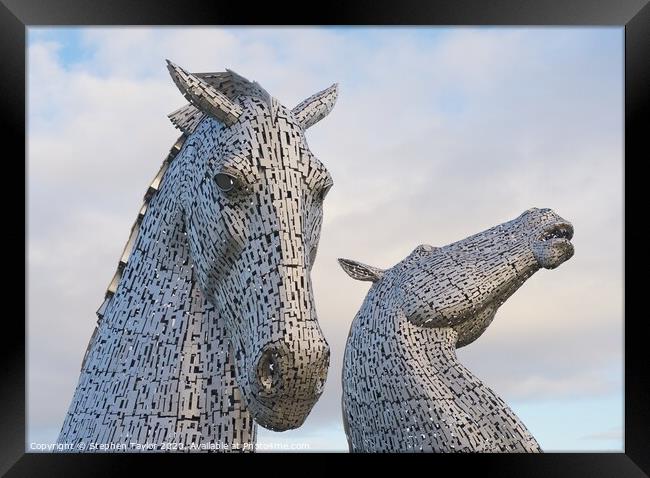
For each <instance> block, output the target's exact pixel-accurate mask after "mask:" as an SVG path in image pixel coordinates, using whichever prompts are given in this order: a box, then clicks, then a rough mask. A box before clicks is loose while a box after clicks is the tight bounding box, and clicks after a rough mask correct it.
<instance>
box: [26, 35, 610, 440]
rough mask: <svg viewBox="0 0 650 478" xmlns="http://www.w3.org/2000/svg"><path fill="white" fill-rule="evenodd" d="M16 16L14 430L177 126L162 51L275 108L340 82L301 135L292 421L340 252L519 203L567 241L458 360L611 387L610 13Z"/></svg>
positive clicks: (487, 372) (520, 387)
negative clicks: (18, 378) (24, 94)
mask: <svg viewBox="0 0 650 478" xmlns="http://www.w3.org/2000/svg"><path fill="white" fill-rule="evenodd" d="M29 32H30V39H31V41H30V46H29V52H28V65H29V69H28V78H29V84H28V116H29V137H28V151H29V152H28V154H29V156H28V187H29V189H28V227H29V230H28V253H29V271H28V272H29V274H28V280H29V324H28V327H29V390H30V394H29V399H30V405H29V412H30V428H36V427H40V429H44V427H50V428H51V429H55V428H56V425H57V424H60V423H62V421H63V415H64V414H65V411H66V409H67V406H68V404H69V400H70V398H71V396H72V392H73V390H74V386H75V384H76V380H77V378H78V370H79V365H80V362H81V358H82V356H83V353H84V351H85V347H86V345H87V341H88V338H89V336H90V334H91V333H92V328H93V327H94V322H95V317H94V311H95V309H96V308H97V306H98V305H99V303H100V302H101V298H102V295H103V292H104V288H105V287H106V284H107V283H108V281H109V280H110V278H111V276H112V274H113V272H114V270H115V267H116V265H117V260H118V257H119V254H120V252H121V250H122V247H123V245H124V242H125V241H126V239H127V236H128V232H129V228H130V226H131V224H132V222H133V220H134V219H135V216H136V213H137V210H138V208H139V205H140V203H141V200H142V195H143V194H144V192H145V190H146V186H147V184H148V183H149V181H150V180H151V179H152V177H153V175H154V174H155V173H156V171H157V169H158V167H159V165H160V163H161V161H162V160H163V158H164V157H165V155H166V153H167V151H168V149H169V148H170V147H171V145H172V144H173V142H174V141H175V138H176V137H177V136H178V135H179V132H178V131H176V130H174V129H173V127H172V126H171V124H170V123H169V122H168V120H167V119H166V117H165V116H166V114H167V113H169V112H171V111H172V110H174V109H175V108H177V107H178V106H180V105H182V104H183V103H184V99H183V98H182V96H181V95H180V93H179V92H178V90H177V89H176V87H175V86H174V85H173V84H172V82H171V81H170V79H169V77H168V74H167V72H166V69H165V66H164V65H165V64H164V59H165V58H170V59H172V60H173V61H175V62H177V63H178V64H180V65H182V66H184V67H186V68H188V69H189V70H190V71H215V70H223V69H224V68H225V67H228V68H232V69H234V70H235V71H237V72H238V73H240V74H242V75H244V76H246V77H248V78H250V79H255V80H258V81H259V82H260V83H261V84H262V86H264V87H265V88H266V89H267V90H268V91H269V92H270V93H271V94H273V95H274V96H276V97H277V98H278V99H279V100H280V101H281V102H283V103H284V104H285V105H287V106H292V105H294V104H297V103H298V102H299V101H301V100H302V99H304V98H305V97H307V96H309V95H311V94H312V93H314V92H315V91H318V90H320V89H322V88H325V87H327V86H329V85H330V84H331V83H334V82H339V84H340V87H341V92H340V97H339V100H338V104H337V106H336V107H335V109H334V110H333V112H332V114H331V115H330V116H328V118H327V119H325V120H323V121H322V122H321V123H319V124H318V125H317V126H314V127H313V128H312V129H310V130H309V132H308V134H307V136H308V141H309V145H310V148H311V149H312V151H313V152H314V153H315V154H316V155H317V156H318V157H319V158H320V159H321V160H322V161H323V162H324V164H326V165H327V167H328V168H329V170H330V172H331V174H332V176H333V178H334V181H335V186H334V188H333V189H332V191H331V192H330V194H329V195H328V197H327V201H326V203H325V223H324V226H323V230H322V235H321V244H320V247H319V256H318V261H317V264H316V266H315V268H314V272H313V276H314V277H313V279H314V287H315V296H316V300H317V305H318V311H319V316H320V323H321V326H322V328H323V331H324V334H325V336H326V337H327V338H328V341H329V342H330V345H331V348H332V365H331V369H330V372H329V378H328V382H327V386H326V390H325V393H324V395H323V397H322V398H321V400H320V401H319V403H318V404H317V405H316V407H315V409H314V411H313V413H312V415H311V416H310V417H309V418H308V422H307V424H306V425H305V427H312V428H313V429H314V430H315V429H317V428H318V427H326V426H329V425H330V424H331V423H332V422H335V423H339V422H340V373H341V359H342V356H343V350H344V346H345V339H346V336H347V332H348V330H349V326H350V323H351V321H352V318H353V317H354V314H355V313H356V311H357V310H358V308H359V307H360V305H361V302H362V300H363V298H364V296H365V293H366V291H367V284H363V283H358V282H354V281H351V280H350V279H348V278H347V277H346V276H345V275H344V273H343V272H342V271H341V270H340V269H339V267H338V265H337V263H336V258H337V257H349V258H353V259H358V260H361V261H363V262H367V263H370V264H373V265H376V266H379V267H390V266H391V265H393V264H394V263H396V262H398V261H399V260H401V259H402V258H403V257H404V256H406V255H407V254H408V253H409V252H410V251H411V250H412V249H413V248H414V247H415V246H416V245H418V244H420V243H431V244H434V245H444V244H448V243H450V242H453V241H456V240H459V239H462V238H463V237H466V236H467V235H470V234H473V233H476V232H478V231H480V230H483V229H486V228H488V227H491V226H493V225H495V224H498V223H501V222H504V221H507V220H509V219H512V218H514V217H515V216H517V215H518V214H520V213H521V212H522V211H523V210H525V209H528V208H529V207H531V206H537V207H551V208H553V209H554V210H556V212H558V213H559V214H560V215H562V216H563V217H565V218H566V219H568V220H570V221H571V222H573V224H574V226H575V229H576V235H575V239H574V241H573V242H574V244H575V246H576V255H575V256H574V258H572V259H571V261H569V262H567V263H566V264H564V265H562V267H560V268H559V269H558V270H556V271H541V272H539V273H538V274H537V275H536V276H535V277H533V278H531V279H530V280H529V281H528V283H526V284H525V285H524V287H522V289H521V290H520V291H518V292H517V293H516V294H515V295H514V296H513V297H512V298H511V299H510V300H509V301H508V302H506V304H504V306H503V307H502V308H501V310H500V311H499V313H498V314H497V317H496V319H495V321H494V323H493V324H492V325H491V326H490V328H489V329H488V330H487V332H486V333H485V334H484V335H483V336H482V337H481V338H480V339H479V340H478V341H477V342H476V343H474V344H472V345H470V346H468V347H467V348H465V349H461V350H459V357H460V358H461V360H462V361H463V363H465V364H466V365H467V366H468V367H469V368H470V370H472V371H473V372H474V373H476V375H477V376H479V377H480V378H482V379H483V380H485V382H486V383H487V384H488V385H490V386H491V387H492V388H493V389H494V390H495V391H497V393H500V394H502V395H503V396H504V398H505V399H506V400H519V401H526V402H528V403H535V401H536V400H539V399H541V398H550V397H553V398H562V397H571V398H577V399H579V398H580V397H592V396H600V395H607V394H610V395H611V394H616V395H617V396H620V394H621V393H622V392H621V387H620V384H621V381H622V297H623V296H622V251H623V249H622V209H623V202H622V181H623V177H622V138H623V136H622V131H623V130H622V125H623V122H622V121H623V120H622V111H623V110H622V98H623V96H622V92H623V89H622V88H623V86H622V33H621V30H620V29H558V28H554V29H507V28H506V29H467V28H461V29H403V28H391V29H345V28H343V29H331V28H323V29H305V28H289V29H276V28H265V29H264V28H262V29H258V28H255V29H253V28H250V29H248V28H246V29H240V28H223V29H216V28H191V29H186V28H155V29H150V28H122V29H116V28H91V29H83V30H81V31H80V34H79V36H78V39H79V42H78V44H77V45H75V50H76V51H82V52H83V53H84V54H83V55H78V56H77V57H74V56H73V57H70V54H69V52H68V49H69V48H70V45H68V44H66V42H65V41H64V40H63V39H62V37H60V36H57V34H56V33H55V32H54V33H52V32H53V31H52V30H47V29H32V28H30V30H29ZM333 297H336V300H332V298H333ZM44 389H47V390H48V394H42V393H39V392H38V390H44ZM312 428H309V430H312ZM305 430H307V428H305V429H304V430H303V429H300V430H297V431H295V432H292V433H296V434H297V435H292V436H295V437H299V436H300V433H301V431H302V432H304V433H305V436H307V435H309V433H312V432H311V431H310V432H309V433H307V431H308V430H307V431H305ZM313 433H316V432H313ZM332 433H336V432H332ZM338 433H340V431H339V432H338ZM309 436H310V437H311V438H309V439H310V440H311V439H313V438H314V437H313V436H312V435H309ZM339 438H341V437H339ZM296 439H298V438H296Z"/></svg>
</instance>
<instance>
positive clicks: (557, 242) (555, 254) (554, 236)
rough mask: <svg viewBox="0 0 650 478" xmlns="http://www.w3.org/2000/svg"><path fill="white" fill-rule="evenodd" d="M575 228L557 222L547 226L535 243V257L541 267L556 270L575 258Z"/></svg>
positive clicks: (564, 222)
mask: <svg viewBox="0 0 650 478" xmlns="http://www.w3.org/2000/svg"><path fill="white" fill-rule="evenodd" d="M572 238H573V226H572V225H571V224H570V223H568V222H566V221H560V222H555V223H553V224H550V225H548V226H546V227H545V228H544V229H543V230H542V233H541V234H540V235H539V237H538V238H537V240H536V241H535V242H534V243H533V245H532V249H533V255H534V256H535V259H536V260H537V262H538V264H539V266H540V267H543V268H544V269H555V268H556V267H558V266H559V265H560V264H562V263H563V262H565V261H566V260H567V259H570V258H571V257H572V256H573V253H574V249H573V244H571V239H572Z"/></svg>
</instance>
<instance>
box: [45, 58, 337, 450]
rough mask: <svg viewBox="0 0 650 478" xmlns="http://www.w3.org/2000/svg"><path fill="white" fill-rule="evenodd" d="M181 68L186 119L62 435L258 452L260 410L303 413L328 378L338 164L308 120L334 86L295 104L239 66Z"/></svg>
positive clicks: (109, 446)
mask: <svg viewBox="0 0 650 478" xmlns="http://www.w3.org/2000/svg"><path fill="white" fill-rule="evenodd" d="M168 69H169V71H170V74H171V76H172V79H173V80H174V82H175V83H176V85H177V86H178V87H179V89H180V90H181V92H182V93H183V94H184V96H185V97H186V98H187V99H188V100H189V103H188V104H187V105H185V106H183V107H182V108H180V109H178V110H176V111H174V112H173V113H171V114H170V115H169V118H170V120H171V121H172V123H173V124H174V125H175V126H176V127H177V128H178V129H180V130H181V131H182V132H183V134H182V135H181V136H180V138H179V139H178V140H177V141H176V143H175V144H174V146H173V147H172V148H171V150H170V152H169V154H168V155H167V157H166V158H165V159H164V161H163V164H162V166H161V168H160V170H159V171H158V173H157V174H156V176H155V178H154V180H153V181H152V182H151V184H150V186H149V188H148V189H147V192H146V194H145V197H144V203H143V205H142V207H141V208H140V210H139V213H138V216H137V219H136V221H135V224H134V225H133V227H132V228H131V234H130V236H129V239H128V241H127V244H126V246H125V248H124V250H123V253H122V255H121V257H120V260H119V263H118V267H117V271H116V273H115V275H114V276H113V279H112V280H111V282H110V284H109V286H108V289H107V291H106V294H105V298H104V302H103V303H102V305H101V306H100V308H99V309H98V311H97V316H98V321H97V326H96V328H95V331H94V332H93V335H92V337H91V339H90V341H89V344H88V348H87V350H86V353H85V356H84V359H83V361H82V367H81V377H80V379H79V383H78V385H77V389H76V391H75V395H74V397H73V401H72V403H71V405H70V408H69V410H68V414H67V415H66V419H65V422H64V424H63V427H62V430H61V433H60V435H59V439H58V441H59V442H60V443H66V444H68V445H71V446H73V448H72V449H73V450H74V451H95V450H99V451H142V450H148V451H149V450H152V451H192V450H197V451H252V450H253V449H254V444H255V423H259V424H261V425H262V426H265V427H267V428H269V429H272V430H286V429H290V428H295V427H297V426H300V425H301V424H302V422H303V421H304V420H305V418H306V416H307V414H308V413H309V412H310V410H311V408H312V407H313V405H314V403H315V402H316V400H317V399H318V397H319V396H320V394H321V393H322V390H323V385H324V381H325V377H326V373H327V367H328V364H329V347H328V345H327V343H326V341H325V339H324V337H323V336H322V332H321V331H320V328H319V326H318V323H317V320H316V314H315V309H314V304H313V294H312V291H311V280H310V275H309V273H310V270H311V267H312V265H313V262H314V260H315V255H316V254H315V253H316V248H317V244H318V239H319V234H320V224H321V221H322V200H323V198H324V197H325V194H326V192H327V190H328V189H329V187H330V186H331V178H330V177H329V174H328V173H327V171H326V169H325V167H324V166H323V165H322V164H321V163H320V162H319V161H318V160H317V159H316V158H315V157H314V155H313V154H312V153H311V151H310V150H309V148H308V146H307V144H306V142H305V139H304V131H305V130H306V129H307V128H309V127H310V126H312V125H313V124H315V123H316V122H318V121H319V120H320V119H322V118H324V117H325V116H326V115H327V114H328V113H329V111H330V110H331V109H332V107H333V105H334V103H335V100H336V96H337V87H336V85H333V86H332V87H330V88H328V89H326V90H323V91H321V92H319V93H317V94H315V95H312V96H311V97H309V98H307V99H306V100H304V101H303V102H301V103H300V104H298V105H297V106H296V107H294V108H293V109H291V110H289V109H287V108H285V107H284V106H282V105H281V104H280V103H279V102H278V101H277V100H276V99H274V98H273V97H271V96H270V95H269V94H268V93H267V92H266V91H265V90H264V89H263V88H262V87H261V86H260V85H259V84H257V83H256V82H251V81H249V80H247V79H245V78H243V77H241V76H239V75H238V74H236V73H234V72H232V71H230V70H228V71H226V72H215V73H195V74H192V73H188V72H186V71H185V70H183V69H182V68H180V67H178V66H177V65H174V64H173V63H171V62H168ZM264 289H266V290H264Z"/></svg>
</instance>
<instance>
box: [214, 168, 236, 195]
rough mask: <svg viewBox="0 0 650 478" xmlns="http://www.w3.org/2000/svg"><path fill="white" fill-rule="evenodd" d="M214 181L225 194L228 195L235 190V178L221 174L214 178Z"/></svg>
mask: <svg viewBox="0 0 650 478" xmlns="http://www.w3.org/2000/svg"><path fill="white" fill-rule="evenodd" d="M214 180H215V181H216V182H217V186H218V187H219V189H221V190H222V191H223V192H226V193H227V192H228V191H232V190H233V189H234V188H235V178H233V177H232V176H229V175H228V174H223V173H219V174H217V175H216V176H215V177H214Z"/></svg>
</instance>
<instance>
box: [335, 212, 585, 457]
mask: <svg viewBox="0 0 650 478" xmlns="http://www.w3.org/2000/svg"><path fill="white" fill-rule="evenodd" d="M572 235H573V227H572V226H571V225H570V224H569V223H568V222H566V221H564V220H563V219H562V218H560V217H559V216H557V215H556V214H555V213H554V212H553V211H551V210H550V209H535V208H533V209H530V210H528V211H526V212H524V213H523V214H522V215H521V216H519V217H518V218H516V219H514V220H512V221H509V222H506V223H504V224H501V225H499V226H496V227H493V228H491V229H488V230H486V231H484V232H481V233H479V234H476V235H474V236H471V237H468V238H467V239H464V240H462V241H459V242H455V243H453V244H450V245H448V246H444V247H433V246H428V245H421V246H418V247H417V248H416V249H415V250H414V251H413V252H412V253H411V254H410V255H409V256H408V257H406V258H405V259H404V260H403V261H401V262H399V263H398V264H397V265H395V266H394V267H392V268H390V269H388V270H385V271H384V270H381V269H378V268H376V267H370V266H367V265H365V264H362V263H359V262H356V261H351V260H346V259H340V263H341V266H342V267H343V269H344V270H345V271H346V272H347V273H348V274H349V275H350V276H351V277H353V278H354V279H357V280H367V281H371V282H373V285H372V287H371V289H370V291H369V292H368V295H367V296H366V299H365V301H364V303H363V305H362V306H361V309H360V310H359V312H358V313H357V315H356V317H355V318H354V321H353V322H352V327H351V329H350V334H349V336H348V340H347V344H346V348H345V358H344V362H343V400H342V403H343V420H344V425H345V431H346V435H347V439H348V444H349V447H350V451H353V452H368V451H371V452H388V451H400V452H420V451H423V452H541V451H542V450H541V448H540V447H539V445H538V443H537V441H536V440H535V438H533V436H532V435H531V433H530V432H529V431H528V429H527V428H526V427H525V425H524V424H523V423H522V422H521V421H520V420H519V418H518V417H517V416H516V415H515V413H514V412H513V411H512V410H511V409H510V408H509V407H508V406H507V405H506V403H505V402H504V401H503V400H502V399H501V398H499V397H498V396H497V395H496V394H495V393H494V392H493V391H492V390H491V389H490V388H489V387H487V386H486V385H485V384H483V383H482V382H481V381H480V380H479V379H478V378H476V377H475V376H474V375H473V374H472V372H470V371H469V370H468V369H467V368H465V367H464V366H463V365H462V364H460V363H459V362H458V359H457V357H456V348H458V347H462V346H464V345H467V344H469V343H471V342H473V341H474V340H476V339H477V338H478V337H479V336H480V335H481V334H482V333H483V332H484V331H485V330H486V328H487V327H488V326H489V325H490V323H491V322H492V320H493V318H494V315H495V313H496V311H497V309H498V308H499V306H501V304H503V303H504V302H505V301H506V300H507V299H508V298H509V297H510V296H511V295H512V294H513V293H514V292H515V291H516V290H517V289H518V288H519V287H520V286H521V285H522V284H523V283H524V282H525V281H526V280H527V279H528V278H529V277H530V276H531V275H533V274H534V273H535V272H536V271H537V270H539V269H540V268H546V269H553V268H555V267H557V266H559V265H560V264H562V263H563V262H564V261H566V260H568V259H569V258H570V257H571V256H572V255H573V246H572V244H571V243H570V239H571V237H572Z"/></svg>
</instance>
